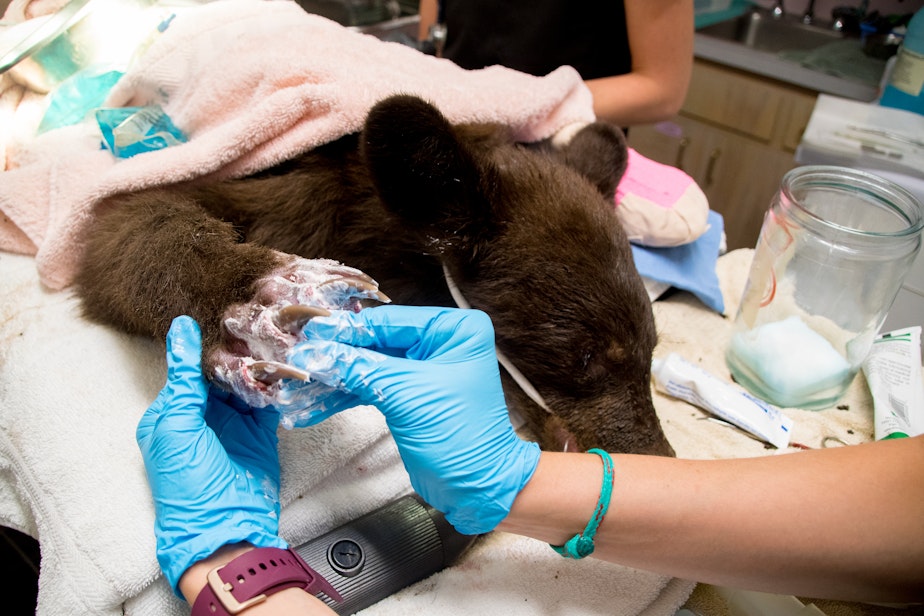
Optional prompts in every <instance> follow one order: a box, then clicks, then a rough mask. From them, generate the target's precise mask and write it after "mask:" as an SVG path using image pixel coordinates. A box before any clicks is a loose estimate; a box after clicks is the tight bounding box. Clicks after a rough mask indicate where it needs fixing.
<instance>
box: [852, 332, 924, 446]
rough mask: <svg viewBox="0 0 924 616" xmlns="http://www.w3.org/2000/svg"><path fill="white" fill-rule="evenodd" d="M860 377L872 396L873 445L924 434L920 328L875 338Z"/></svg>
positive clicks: (923, 384) (923, 392)
mask: <svg viewBox="0 0 924 616" xmlns="http://www.w3.org/2000/svg"><path fill="white" fill-rule="evenodd" d="M863 374H864V376H866V382H867V383H868V384H869V390H870V393H872V394H873V425H874V429H875V437H876V440H877V441H879V440H883V439H887V438H900V437H903V436H917V435H919V434H924V383H922V380H924V379H922V378H921V327H920V326H917V325H916V326H914V327H907V328H905V329H897V330H895V331H893V332H888V333H885V334H881V335H879V336H877V337H876V340H875V342H874V343H873V346H872V348H871V349H870V351H869V354H868V355H867V356H866V359H865V360H863Z"/></svg>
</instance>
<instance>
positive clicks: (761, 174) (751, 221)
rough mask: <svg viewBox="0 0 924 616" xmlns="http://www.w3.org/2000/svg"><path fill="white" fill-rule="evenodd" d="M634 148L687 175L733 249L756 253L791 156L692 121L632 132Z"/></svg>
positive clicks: (682, 121)
mask: <svg viewBox="0 0 924 616" xmlns="http://www.w3.org/2000/svg"><path fill="white" fill-rule="evenodd" d="M629 143H630V145H631V146H632V147H633V148H635V149H636V150H638V152H639V153H640V154H642V155H643V156H647V157H648V158H651V159H653V160H656V161H658V162H661V163H664V164H668V165H672V166H675V167H678V168H680V169H682V170H683V171H685V172H686V173H687V174H689V175H690V177H692V178H693V180H694V181H695V182H696V183H697V184H698V185H699V187H700V188H701V189H702V190H703V192H704V193H705V194H706V197H707V198H708V199H709V207H710V208H711V209H713V210H715V211H716V212H718V213H720V214H722V217H723V218H724V219H725V234H726V239H727V243H728V249H729V250H734V249H736V248H753V247H754V246H755V245H756V244H757V236H758V234H759V233H760V226H761V223H762V222H763V217H764V212H765V211H766V210H767V207H768V206H769V204H770V199H772V198H773V195H774V194H775V193H776V191H777V188H778V187H779V185H780V180H781V179H782V177H783V175H784V174H785V173H786V171H788V170H789V169H791V168H793V167H794V166H795V162H794V161H793V156H792V154H791V153H788V152H783V151H780V150H778V149H775V148H773V147H770V146H767V145H764V144H762V143H759V142H756V141H754V140H752V139H748V138H746V137H742V136H740V135H736V134H734V133H732V132H730V131H726V130H722V129H719V128H716V127H714V126H710V125H708V124H704V123H702V122H698V121H696V120H693V119H691V118H686V117H683V116H680V117H676V118H674V120H672V121H670V122H662V123H660V124H657V125H654V126H643V127H633V128H632V130H631V131H629Z"/></svg>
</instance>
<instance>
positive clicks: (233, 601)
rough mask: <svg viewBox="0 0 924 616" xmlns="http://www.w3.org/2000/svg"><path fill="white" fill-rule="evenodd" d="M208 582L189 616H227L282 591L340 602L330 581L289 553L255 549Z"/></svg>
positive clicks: (214, 571)
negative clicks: (299, 590)
mask: <svg viewBox="0 0 924 616" xmlns="http://www.w3.org/2000/svg"><path fill="white" fill-rule="evenodd" d="M207 579H208V583H207V584H206V585H205V588H203V589H202V591H201V592H200V593H199V596H198V597H196V601H195V603H193V608H192V616H206V615H208V616H215V615H217V616H226V615H227V616H230V615H231V614H237V613H239V612H242V611H243V610H246V609H247V608H249V607H251V606H252V605H256V604H257V603H262V602H263V601H266V597H267V595H271V594H273V593H276V592H279V591H280V590H284V589H286V588H302V589H304V590H305V592H308V593H310V594H312V595H314V594H316V593H318V592H323V593H324V594H325V595H327V596H328V597H330V598H331V599H334V600H335V601H343V597H341V596H340V593H338V592H337V591H336V590H334V587H333V586H331V585H330V582H328V581H327V580H325V579H324V578H323V577H321V576H320V574H318V572H317V571H315V570H314V569H312V568H311V567H309V566H308V564H307V563H306V562H305V561H304V560H302V557H301V556H299V555H298V554H297V553H296V552H295V551H293V550H283V549H282V548H256V549H253V550H251V551H249V552H245V553H244V554H241V555H240V556H238V557H237V558H235V559H234V560H232V561H231V562H229V563H227V564H225V565H222V566H221V567H216V568H214V569H212V570H211V571H209V573H208V578H207Z"/></svg>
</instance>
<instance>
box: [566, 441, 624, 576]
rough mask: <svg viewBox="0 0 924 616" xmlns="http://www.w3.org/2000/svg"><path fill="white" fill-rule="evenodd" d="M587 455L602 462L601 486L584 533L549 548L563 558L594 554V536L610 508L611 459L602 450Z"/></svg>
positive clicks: (611, 491)
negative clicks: (592, 455)
mask: <svg viewBox="0 0 924 616" xmlns="http://www.w3.org/2000/svg"><path fill="white" fill-rule="evenodd" d="M587 453H595V454H597V455H598V456H600V458H601V459H602V460H603V486H602V487H601V488H600V498H599V499H598V500H597V507H596V508H595V509H594V514H593V515H592V516H591V517H590V521H589V522H587V527H586V528H585V529H584V532H583V533H579V534H577V535H575V536H573V537H571V539H569V540H568V541H567V542H566V543H565V545H553V546H551V548H552V549H553V550H555V551H556V552H558V553H559V554H561V555H562V556H564V557H565V558H584V557H585V556H590V555H591V554H593V553H594V535H596V534H597V528H598V527H599V526H600V523H601V522H603V518H604V517H605V516H606V511H607V509H609V507H610V496H612V494H613V458H611V457H610V454H608V453H606V452H605V451H603V450H602V449H589V450H588V451H587Z"/></svg>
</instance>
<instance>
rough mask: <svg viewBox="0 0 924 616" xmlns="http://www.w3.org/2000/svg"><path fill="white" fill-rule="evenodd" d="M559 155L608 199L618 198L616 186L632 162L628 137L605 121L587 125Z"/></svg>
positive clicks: (561, 148) (560, 150) (562, 148)
mask: <svg viewBox="0 0 924 616" xmlns="http://www.w3.org/2000/svg"><path fill="white" fill-rule="evenodd" d="M558 154H559V156H561V157H562V159H563V160H564V162H565V164H567V165H568V166H570V167H572V168H573V169H575V170H577V171H578V173H580V174H581V175H583V176H584V177H586V178H587V179H588V180H590V182H591V183H592V184H593V185H594V186H596V187H597V190H599V191H600V192H601V193H602V194H603V196H604V197H606V198H607V199H608V200H613V199H614V198H615V197H616V186H617V185H618V184H619V180H621V179H622V176H623V174H624V173H625V172H626V165H627V164H628V162H629V151H628V146H627V145H626V138H625V135H623V132H622V131H621V130H620V129H619V128H617V127H615V126H612V125H611V124H606V123H604V122H594V123H593V124H588V125H587V126H585V127H584V128H582V129H581V130H580V131H578V132H577V133H576V134H575V135H574V137H572V139H571V141H569V142H568V143H567V144H565V145H564V146H562V147H560V148H559V153H558Z"/></svg>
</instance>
